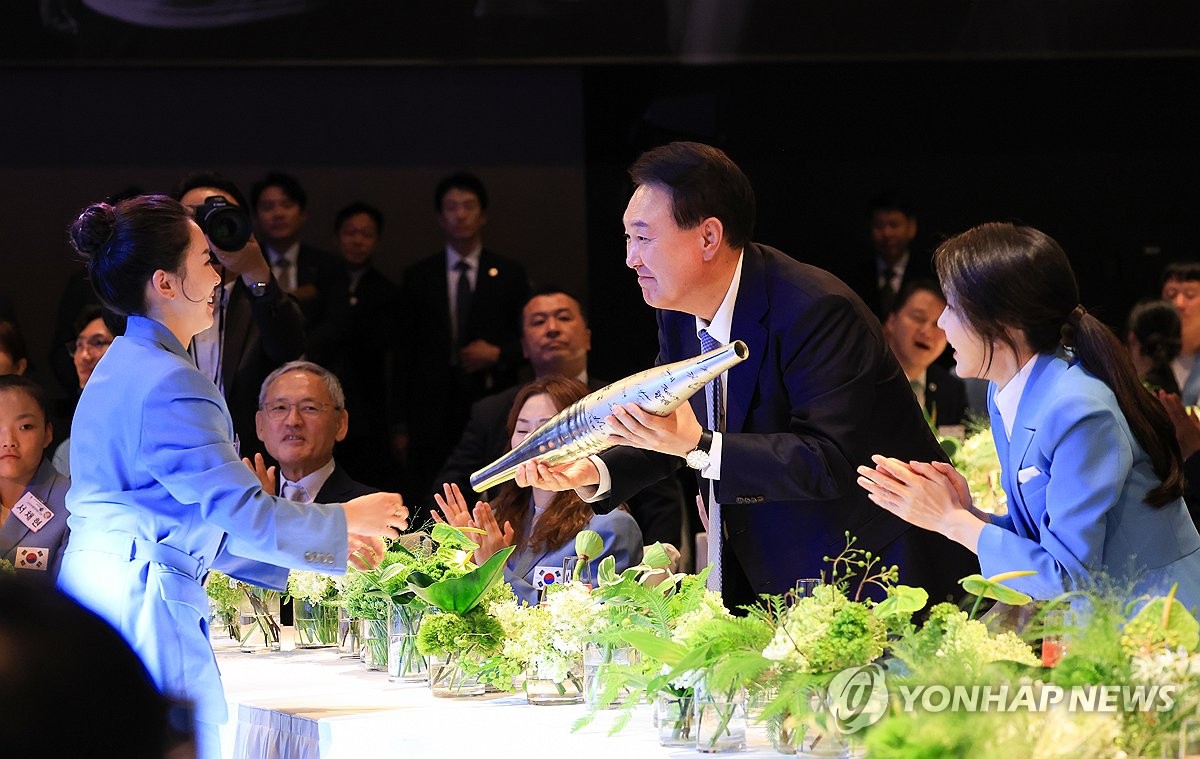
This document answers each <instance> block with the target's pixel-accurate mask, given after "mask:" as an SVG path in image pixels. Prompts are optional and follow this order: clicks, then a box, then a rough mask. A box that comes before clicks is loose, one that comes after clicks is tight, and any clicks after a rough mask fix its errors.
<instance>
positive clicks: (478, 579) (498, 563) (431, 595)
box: [408, 525, 514, 614]
mask: <svg viewBox="0 0 1200 759" xmlns="http://www.w3.org/2000/svg"><path fill="white" fill-rule="evenodd" d="M438 526H439V527H443V526H445V525H438ZM513 550H514V548H513V546H508V547H507V548H502V549H501V550H499V551H497V552H496V553H494V554H492V557H491V558H489V559H488V560H487V561H486V562H485V563H484V565H483V566H481V567H476V568H475V569H473V570H471V571H470V572H467V573H466V574H465V575H462V576H460V577H450V576H445V577H443V578H442V579H440V580H436V579H434V578H433V577H432V576H431V575H427V574H425V573H423V572H412V573H411V574H409V576H408V587H409V590H411V591H412V592H413V593H415V594H416V595H417V596H418V597H419V598H421V599H422V600H423V601H425V602H426V603H428V604H429V605H430V606H436V607H437V608H439V609H441V610H442V611H445V612H453V613H455V614H465V613H467V612H468V611H470V610H471V609H473V608H475V606H476V605H477V604H479V602H480V601H481V600H482V599H483V596H484V593H485V592H486V591H487V590H488V588H490V587H491V586H492V585H493V584H494V583H495V582H496V581H497V580H499V579H500V578H501V577H503V576H504V562H506V561H508V556H509V554H511V553H512V552H513Z"/></svg>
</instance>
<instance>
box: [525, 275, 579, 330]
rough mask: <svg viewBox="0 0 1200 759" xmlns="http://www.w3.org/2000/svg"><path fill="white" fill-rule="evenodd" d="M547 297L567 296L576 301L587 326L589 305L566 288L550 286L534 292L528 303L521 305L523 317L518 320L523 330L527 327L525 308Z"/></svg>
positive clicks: (527, 300)
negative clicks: (534, 300)
mask: <svg viewBox="0 0 1200 759" xmlns="http://www.w3.org/2000/svg"><path fill="white" fill-rule="evenodd" d="M547 295H565V296H567V297H568V298H570V299H571V300H573V301H575V303H576V304H577V305H578V306H579V315H580V316H582V317H583V323H584V324H587V321H588V313H587V304H585V303H584V302H583V299H582V298H580V297H579V296H578V295H576V294H575V293H573V292H571V291H570V290H568V289H567V288H565V287H558V286H557V285H553V284H550V285H544V286H542V287H539V288H537V289H536V290H534V291H533V294H532V295H530V296H529V298H528V299H526V301H525V302H524V303H523V304H522V305H521V316H520V317H518V318H519V319H520V321H521V324H520V326H521V327H522V328H523V327H524V326H525V306H528V305H529V304H530V302H532V301H533V299H534V298H544V297H546V296H547Z"/></svg>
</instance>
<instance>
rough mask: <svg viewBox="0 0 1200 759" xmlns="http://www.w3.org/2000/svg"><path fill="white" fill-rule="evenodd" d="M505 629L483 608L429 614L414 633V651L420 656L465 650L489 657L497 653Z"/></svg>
mask: <svg viewBox="0 0 1200 759" xmlns="http://www.w3.org/2000/svg"><path fill="white" fill-rule="evenodd" d="M503 639H504V630H503V628H501V627H500V623H499V622H497V621H496V620H495V619H494V618H493V617H492V616H491V615H490V614H488V613H487V611H486V610H484V609H483V608H474V609H471V610H470V611H468V612H466V613H465V614H454V613H441V614H429V615H426V616H425V618H424V619H423V620H422V622H421V628H420V630H418V631H417V651H418V652H420V653H421V655H422V656H430V655H433V654H453V653H459V652H462V651H466V650H471V651H477V652H479V653H480V654H491V653H495V652H496V651H498V650H499V648H500V645H501V644H502V642H503Z"/></svg>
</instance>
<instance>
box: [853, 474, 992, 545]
mask: <svg viewBox="0 0 1200 759" xmlns="http://www.w3.org/2000/svg"><path fill="white" fill-rule="evenodd" d="M871 461H873V462H874V463H875V468H874V469H872V468H871V467H868V466H860V467H859V468H858V473H859V475H860V476H859V478H858V484H859V485H860V486H861V487H862V488H863V489H865V490H866V491H867V497H868V498H870V499H871V501H872V502H873V503H876V504H878V505H879V506H882V507H883V508H884V509H887V510H888V511H890V512H891V513H893V514H895V515H896V516H898V517H900V518H901V519H903V520H904V521H906V522H908V523H909V524H914V525H916V526H917V527H922V528H924V529H926V530H931V531H933V532H938V533H941V534H942V535H945V536H946V537H948V538H950V539H951V540H954V541H957V542H958V543H961V544H962V545H964V546H966V547H967V548H970V549H971V550H976V547H977V545H978V543H979V533H980V531H981V530H982V529H983V526H984V523H985V520H984V519H982V518H981V517H980V516H979V515H978V514H976V513H975V511H974V510H973V509H972V507H971V494H970V492H969V491H968V490H967V487H966V480H965V479H964V478H963V477H962V475H960V474H958V473H957V472H954V473H953V474H951V472H953V471H954V468H953V467H950V466H948V465H945V464H941V465H935V464H927V463H923V462H919V461H912V462H909V463H907V464H905V463H904V462H903V461H900V460H898V459H893V458H888V457H886V456H879V455H876V456H872V457H871Z"/></svg>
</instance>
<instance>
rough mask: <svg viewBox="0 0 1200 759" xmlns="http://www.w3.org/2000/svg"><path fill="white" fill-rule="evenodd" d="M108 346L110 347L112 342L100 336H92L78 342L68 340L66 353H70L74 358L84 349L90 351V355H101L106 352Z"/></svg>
mask: <svg viewBox="0 0 1200 759" xmlns="http://www.w3.org/2000/svg"><path fill="white" fill-rule="evenodd" d="M110 345H112V340H109V339H108V338H106V337H101V336H100V335H93V336H92V337H89V338H88V339H87V340H84V339H82V338H80V339H79V340H68V341H67V353H70V354H71V355H72V356H74V355H75V354H76V353H78V352H79V351H81V350H83V349H85V348H89V349H91V351H92V353H103V352H104V351H106V350H108V346H110Z"/></svg>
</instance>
